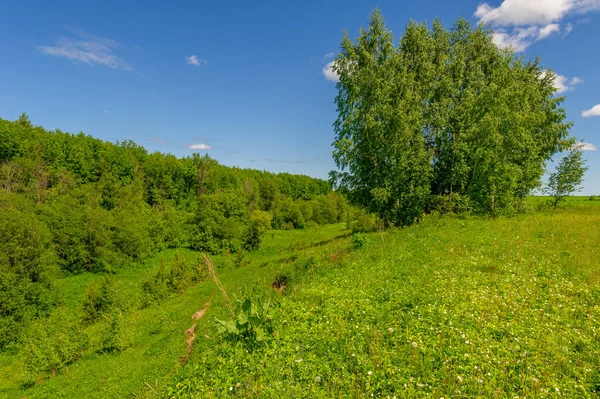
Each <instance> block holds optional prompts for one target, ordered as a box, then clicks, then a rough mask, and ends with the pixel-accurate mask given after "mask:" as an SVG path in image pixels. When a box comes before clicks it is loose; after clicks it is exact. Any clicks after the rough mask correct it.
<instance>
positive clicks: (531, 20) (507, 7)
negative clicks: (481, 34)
mask: <svg viewBox="0 0 600 399" xmlns="http://www.w3.org/2000/svg"><path fill="white" fill-rule="evenodd" d="M598 9H600V0H504V1H503V2H502V4H500V6H498V7H496V8H494V7H492V6H491V5H489V4H487V3H484V4H481V5H480V6H479V7H477V10H476V11H475V16H476V17H478V18H479V20H480V21H481V22H484V23H488V22H491V23H494V24H495V25H497V26H527V25H546V24H550V23H552V22H557V21H560V20H561V19H562V18H564V17H565V16H567V15H569V14H585V13H587V12H590V11H595V10H598Z"/></svg>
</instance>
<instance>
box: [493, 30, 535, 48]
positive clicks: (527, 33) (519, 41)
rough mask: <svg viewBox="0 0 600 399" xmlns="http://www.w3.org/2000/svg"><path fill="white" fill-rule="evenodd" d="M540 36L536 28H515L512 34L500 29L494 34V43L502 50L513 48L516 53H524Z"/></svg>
mask: <svg viewBox="0 0 600 399" xmlns="http://www.w3.org/2000/svg"><path fill="white" fill-rule="evenodd" d="M538 36H539V29H538V28H537V27H535V26H532V27H529V28H515V29H513V31H512V32H508V31H506V30H504V29H499V30H497V31H495V32H494V36H493V38H492V41H493V42H494V44H496V46H498V47H500V48H507V47H511V48H512V49H513V50H514V51H524V50H525V49H526V48H527V47H529V46H530V45H531V44H532V43H533V42H534V41H535V40H536V39H537V37H538Z"/></svg>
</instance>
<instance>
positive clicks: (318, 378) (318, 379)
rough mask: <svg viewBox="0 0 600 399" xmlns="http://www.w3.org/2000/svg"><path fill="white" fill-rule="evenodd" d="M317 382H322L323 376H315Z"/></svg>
mask: <svg viewBox="0 0 600 399" xmlns="http://www.w3.org/2000/svg"><path fill="white" fill-rule="evenodd" d="M315 382H316V383H317V384H318V383H319V382H321V377H319V376H317V377H316V378H315Z"/></svg>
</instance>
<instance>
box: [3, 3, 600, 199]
mask: <svg viewBox="0 0 600 399" xmlns="http://www.w3.org/2000/svg"><path fill="white" fill-rule="evenodd" d="M409 3H410V4H409ZM375 7H379V8H380V9H381V10H382V12H383V15H384V17H385V19H386V22H387V24H388V27H389V28H390V29H392V31H393V32H394V33H395V36H396V37H398V36H399V35H400V34H401V33H402V31H403V29H404V27H405V25H406V24H407V23H408V22H409V20H410V19H414V20H417V21H426V22H431V21H433V19H434V18H435V17H440V18H441V19H442V21H443V22H444V24H445V25H447V26H449V25H451V24H452V23H453V22H454V21H455V20H456V19H458V18H459V17H461V16H464V17H466V18H469V19H471V20H472V21H473V22H474V23H476V22H478V21H485V22H489V23H493V24H494V26H495V31H496V35H495V40H496V42H497V44H498V45H500V46H506V45H512V46H513V47H514V48H515V49H517V50H519V51H522V52H523V53H524V54H525V55H526V56H527V57H530V58H532V57H535V56H536V55H539V56H541V57H542V60H543V65H544V66H545V67H548V68H552V69H553V70H554V71H555V72H556V73H558V74H559V75H560V76H559V78H558V79H557V81H556V82H555V84H556V85H557V86H558V87H560V88H561V90H562V92H563V94H565V95H567V96H568V99H567V101H566V103H565V107H566V109H567V112H568V118H569V120H571V121H573V122H574V123H575V125H574V128H573V129H572V134H573V135H574V136H577V137H579V138H581V139H583V141H584V142H585V143H588V145H587V146H586V148H587V149H589V151H585V157H586V158H587V159H588V164H589V166H590V171H589V172H588V174H587V176H586V182H585V188H584V191H583V193H584V194H600V153H599V151H593V149H594V148H595V147H596V146H597V147H599V148H600V128H599V125H600V123H599V122H600V73H599V72H598V71H599V69H598V65H600V52H599V51H597V45H598V39H600V0H504V1H502V0H488V2H487V3H486V2H477V1H466V0H460V1H447V0H424V1H420V2H405V1H400V0H396V1H379V2H371V1H347V0H346V1H297V2H275V1H260V2H241V1H239V2H234V1H221V2H208V1H193V2H184V1H180V2H164V1H146V2H130V1H122V0H121V1H102V2H82V1H52V2H49V1H25V0H24V1H19V2H7V1H5V2H2V3H1V4H0V54H2V58H1V59H2V61H1V62H0V117H2V118H5V119H16V118H17V117H18V116H19V115H20V114H21V113H22V112H27V113H28V114H29V116H30V118H31V120H32V122H33V123H34V124H37V125H42V126H44V127H46V128H48V129H54V128H59V129H61V130H63V131H69V132H74V133H76V132H79V131H83V132H85V133H87V134H91V135H93V136H95V137H99V138H101V139H104V140H111V141H114V140H125V139H131V140H134V141H136V142H138V143H139V144H141V145H144V146H145V147H146V148H148V149H149V150H150V151H155V150H156V151H162V152H170V153H173V154H175V155H178V156H184V155H188V154H191V153H192V152H194V151H201V152H203V153H204V152H206V153H208V154H210V155H211V156H212V157H214V158H216V159H217V160H218V161H219V162H221V163H223V164H226V165H237V166H242V167H251V168H258V169H267V170H271V171H275V172H279V171H289V172H292V173H303V174H308V175H312V176H316V177H323V178H324V177H326V176H327V173H328V172H329V171H330V170H331V169H332V168H334V163H333V161H332V160H331V142H332V141H333V138H334V134H333V130H332V127H331V125H332V123H333V121H334V120H335V118H336V113H335V105H334V103H333V100H334V97H335V94H336V89H335V83H334V82H333V81H331V79H333V78H335V76H332V74H330V73H327V69H326V66H327V64H328V62H329V61H330V59H329V58H328V54H330V53H335V52H336V51H337V50H338V49H339V43H340V41H341V39H342V33H343V31H344V29H347V30H348V31H349V32H350V33H351V35H352V36H353V37H355V36H356V34H357V33H358V30H359V28H360V27H361V26H364V25H366V22H367V20H368V16H369V13H370V12H371V11H372V10H373V8H375ZM324 72H325V73H324ZM594 107H596V108H594ZM586 111H587V112H586ZM583 115H585V117H584V116H583ZM190 146H194V147H193V148H196V150H194V149H191V148H189V147H190ZM207 147H210V149H208V148H207Z"/></svg>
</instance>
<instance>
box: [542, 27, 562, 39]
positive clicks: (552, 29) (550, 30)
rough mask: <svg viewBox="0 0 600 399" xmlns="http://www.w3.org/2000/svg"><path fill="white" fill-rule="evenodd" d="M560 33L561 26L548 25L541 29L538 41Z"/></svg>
mask: <svg viewBox="0 0 600 399" xmlns="http://www.w3.org/2000/svg"><path fill="white" fill-rule="evenodd" d="M557 32H560V25H559V24H548V25H546V26H544V27H543V28H541V29H540V33H539V35H538V40H542V39H545V38H547V37H548V36H550V35H552V34H554V33H557Z"/></svg>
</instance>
